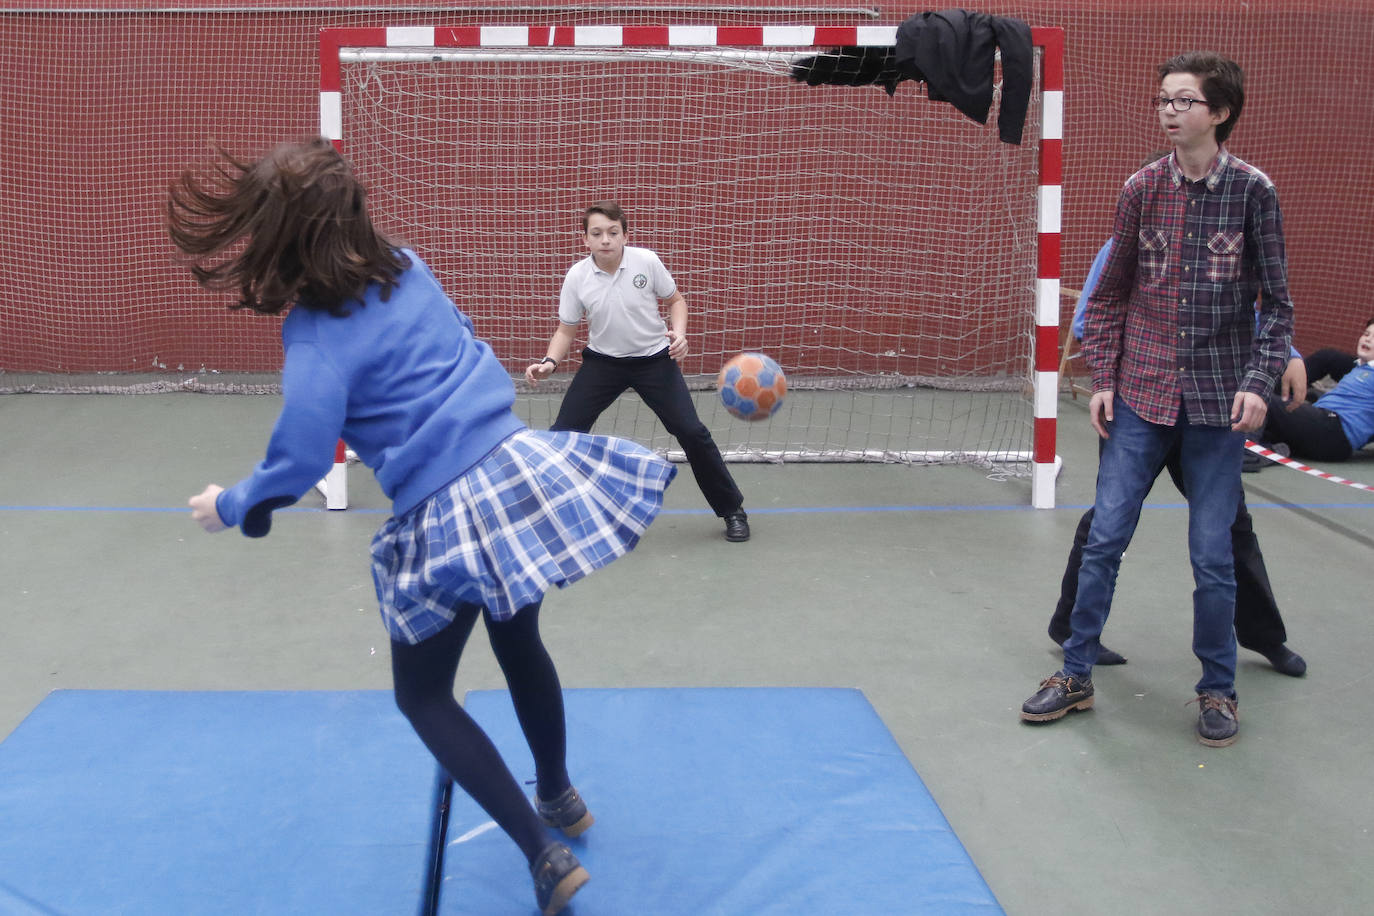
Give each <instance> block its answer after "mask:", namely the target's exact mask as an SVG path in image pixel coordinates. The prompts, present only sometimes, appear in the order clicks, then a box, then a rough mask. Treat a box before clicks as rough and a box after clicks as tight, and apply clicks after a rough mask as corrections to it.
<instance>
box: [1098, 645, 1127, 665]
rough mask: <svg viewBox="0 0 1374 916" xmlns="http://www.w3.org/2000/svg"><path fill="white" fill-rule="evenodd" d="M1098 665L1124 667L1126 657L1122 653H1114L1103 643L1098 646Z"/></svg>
mask: <svg viewBox="0 0 1374 916" xmlns="http://www.w3.org/2000/svg"><path fill="white" fill-rule="evenodd" d="M1097 664H1099V665H1124V664H1126V656H1124V655H1122V654H1121V653H1120V652H1113V651H1112V650H1111V649H1108V648H1107V647H1106V646H1104V645H1102V644H1101V643H1098V644H1097Z"/></svg>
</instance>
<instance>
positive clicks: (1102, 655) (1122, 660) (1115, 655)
mask: <svg viewBox="0 0 1374 916" xmlns="http://www.w3.org/2000/svg"><path fill="white" fill-rule="evenodd" d="M1055 642H1057V643H1059V645H1060V646H1061V647H1062V646H1063V645H1064V643H1063V642H1061V641H1060V640H1057V639H1056V640H1055ZM1097 664H1099V665H1124V664H1126V656H1124V655H1122V654H1121V653H1120V652H1113V651H1112V650H1111V649H1108V648H1107V647H1106V646H1104V645H1102V643H1098V644H1097Z"/></svg>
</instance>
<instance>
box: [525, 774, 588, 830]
mask: <svg viewBox="0 0 1374 916" xmlns="http://www.w3.org/2000/svg"><path fill="white" fill-rule="evenodd" d="M534 810H535V811H536V812H538V814H539V819H540V820H541V821H543V822H544V823H545V824H548V825H549V826H550V827H552V828H553V829H555V830H561V831H562V832H563V835H564V836H565V837H568V838H569V839H571V838H573V837H575V836H581V835H582V834H583V833H584V832H585V831H586V829H587V828H588V827H590V826H591V825H592V824H594V823H596V818H594V817H592V815H591V812H589V811H588V810H587V803H586V802H584V801H583V800H582V796H581V795H578V794H577V790H576V789H574V788H573V787H572V786H568V789H567V791H566V792H564V793H563V794H561V795H559V796H558V797H557V798H555V799H554V800H553V801H544V800H543V799H542V798H540V797H539V796H538V795H535V797H534Z"/></svg>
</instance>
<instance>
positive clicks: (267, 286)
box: [167, 137, 408, 315]
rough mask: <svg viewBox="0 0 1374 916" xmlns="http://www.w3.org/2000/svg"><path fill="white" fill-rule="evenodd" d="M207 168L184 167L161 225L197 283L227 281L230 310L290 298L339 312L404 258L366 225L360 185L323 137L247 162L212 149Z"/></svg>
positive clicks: (275, 305) (391, 274)
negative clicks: (215, 157)
mask: <svg viewBox="0 0 1374 916" xmlns="http://www.w3.org/2000/svg"><path fill="white" fill-rule="evenodd" d="M216 152H217V153H218V154H219V157H220V161H219V162H216V163H215V164H214V165H213V167H212V170H211V172H210V174H208V175H205V176H202V177H197V176H196V175H195V174H193V173H192V172H191V170H189V169H188V170H186V171H185V172H183V173H182V174H181V177H180V178H178V179H177V180H176V181H175V182H173V183H172V186H171V187H170V188H169V189H168V194H167V231H168V234H170V235H171V237H172V241H173V242H174V243H175V244H176V246H177V247H178V248H179V249H181V250H182V251H183V252H184V253H186V254H187V255H189V256H190V258H191V261H192V264H191V273H192V274H193V275H194V276H195V278H196V282H198V283H199V284H200V285H201V286H203V287H205V288H206V289H213V290H227V289H236V290H237V291H238V294H239V300H238V302H236V303H235V304H233V305H231V306H230V308H233V309H252V310H253V311H255V312H260V313H262V314H264V315H279V314H281V313H282V312H284V311H286V309H288V308H289V307H290V306H291V305H293V304H300V305H301V306H303V307H305V308H313V309H319V310H321V311H326V312H329V313H330V314H332V315H346V314H348V309H347V307H346V306H347V304H348V303H349V302H350V301H357V302H358V303H359V304H361V302H362V296H363V293H364V292H365V291H366V290H367V287H368V286H369V285H371V284H373V283H380V284H381V285H382V299H383V300H386V299H387V298H388V296H389V295H390V294H391V288H392V286H393V285H394V284H395V280H396V277H397V276H399V275H400V273H401V271H403V270H404V269H405V268H406V265H407V263H408V262H407V260H406V258H405V256H404V255H402V254H401V252H400V251H399V249H398V248H397V246H396V245H395V244H393V243H392V242H391V241H390V240H388V239H387V238H386V236H384V235H383V234H382V233H381V232H379V231H377V230H376V229H375V228H373V225H372V220H371V218H370V217H369V216H368V214H367V206H366V199H367V192H366V190H365V189H364V188H363V186H362V185H361V184H360V183H359V182H358V179H357V178H356V177H354V175H353V170H352V168H351V167H350V166H349V164H348V162H347V160H345V159H344V157H343V156H341V155H340V154H339V151H338V150H336V149H334V146H333V144H331V143H330V142H329V141H328V140H326V139H325V138H323V137H315V138H313V139H311V140H304V141H300V142H295V143H283V144H281V145H279V146H277V147H276V148H275V149H273V150H272V151H271V152H269V153H268V154H267V155H265V156H263V157H262V158H260V159H258V160H257V161H255V162H244V161H241V160H239V159H237V158H235V157H234V156H232V155H231V154H229V153H227V152H225V151H224V150H223V149H218V148H217V149H216Z"/></svg>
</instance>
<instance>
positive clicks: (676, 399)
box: [551, 348, 744, 518]
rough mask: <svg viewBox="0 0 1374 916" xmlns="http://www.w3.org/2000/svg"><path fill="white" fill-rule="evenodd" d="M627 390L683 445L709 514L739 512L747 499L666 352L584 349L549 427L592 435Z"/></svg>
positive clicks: (683, 380) (680, 371)
mask: <svg viewBox="0 0 1374 916" xmlns="http://www.w3.org/2000/svg"><path fill="white" fill-rule="evenodd" d="M627 389H632V390H633V391H634V392H635V393H636V394H638V395H639V396H640V397H641V398H643V399H644V403H645V404H647V405H648V406H649V409H650V410H652V411H653V412H654V415H655V416H656V417H658V419H659V420H660V421H661V422H662V423H663V428H664V429H666V430H667V431H668V435H670V436H672V437H673V438H674V439H676V440H677V441H678V444H679V445H681V446H682V451H683V452H684V453H686V455H687V463H688V464H689V465H691V466H692V476H694V477H695V478H696V480H697V486H698V487H700V488H701V493H702V495H703V496H705V497H706V503H707V504H708V505H709V506H710V507H711V511H713V512H715V513H716V515H719V516H721V517H722V518H724V517H725V516H727V515H729V514H731V513H732V512H738V511H739V509H740V507H741V506H742V505H744V495H743V494H741V493H740V490H739V487H737V486H736V485H735V478H733V477H731V476H730V471H729V470H728V469H727V468H726V467H725V459H724V458H722V457H721V456H720V449H719V448H717V447H716V442H715V440H714V439H712V438H711V431H710V430H708V429H707V428H706V424H704V423H702V422H701V418H700V417H698V416H697V408H696V405H695V404H693V403H692V393H691V392H690V391H688V390H687V380H686V379H684V378H683V377H682V370H681V369H679V368H678V365H677V363H676V362H674V361H673V358H672V357H671V356H669V355H668V351H667V349H666V348H665V349H664V350H662V351H660V352H658V353H655V354H654V355H652V356H628V357H615V356H606V355H605V354H603V353H597V352H596V351H595V350H583V351H582V366H581V368H579V369H578V370H577V374H576V375H574V376H573V380H572V383H571V384H570V385H569V386H568V392H567V394H565V395H563V403H562V405H561V406H560V407H559V408H558V417H557V418H556V419H555V420H554V421H553V426H552V427H551V428H552V429H553V430H570V431H572V432H579V433H586V432H591V429H592V424H594V423H596V421H597V418H598V417H600V416H601V414H602V413H604V412H605V410H606V408H607V407H610V406H611V404H612V403H613V402H614V401H615V399H616V398H618V397H620V396H621V395H622V394H624V393H625V391H626V390H627Z"/></svg>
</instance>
